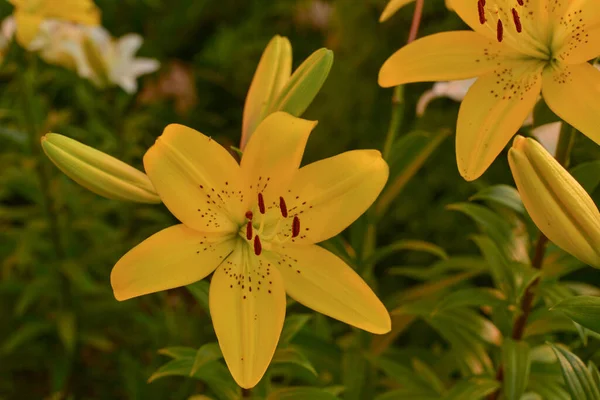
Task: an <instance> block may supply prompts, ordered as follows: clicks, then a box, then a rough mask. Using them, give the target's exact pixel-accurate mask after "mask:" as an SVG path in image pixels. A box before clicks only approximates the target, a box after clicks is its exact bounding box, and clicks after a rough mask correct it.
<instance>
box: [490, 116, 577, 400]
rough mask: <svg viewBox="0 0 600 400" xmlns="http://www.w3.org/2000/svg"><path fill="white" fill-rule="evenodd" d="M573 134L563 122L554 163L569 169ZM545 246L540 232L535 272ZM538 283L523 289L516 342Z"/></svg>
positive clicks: (499, 374)
mask: <svg viewBox="0 0 600 400" xmlns="http://www.w3.org/2000/svg"><path fill="white" fill-rule="evenodd" d="M575 133H576V130H575V129H574V128H573V127H571V126H569V125H568V124H567V123H566V122H563V126H562V128H561V131H560V137H559V140H558V146H557V149H556V155H555V158H556V161H558V162H559V163H560V164H561V165H562V166H563V167H565V168H568V167H569V163H570V158H569V156H570V154H571V149H572V148H573V144H574V142H575ZM547 244H548V238H547V237H546V236H545V235H544V234H543V233H541V232H540V236H539V237H538V240H537V243H536V245H535V251H534V254H533V258H532V260H531V266H532V267H533V268H535V269H537V270H541V269H542V265H543V263H544V253H545V251H546V245H547ZM539 283H540V278H539V277H538V278H536V279H535V280H534V281H533V282H531V284H530V285H529V286H528V287H527V289H525V294H523V298H522V299H521V314H520V315H519V316H518V317H517V319H516V321H515V324H514V325H513V330H512V335H511V337H512V339H513V340H517V341H518V340H521V339H523V334H524V333H525V327H526V325H527V319H528V318H529V314H530V313H531V310H532V309H533V302H534V300H535V290H536V289H537V286H538V284H539ZM496 379H497V380H498V381H499V382H502V380H503V379H504V371H503V369H502V364H500V366H499V367H498V372H497V373H496ZM499 394H500V390H497V391H495V392H494V393H492V394H490V395H489V396H488V400H496V399H497V398H498V396H499Z"/></svg>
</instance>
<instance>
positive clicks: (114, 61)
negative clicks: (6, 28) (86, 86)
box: [28, 20, 160, 93]
mask: <svg viewBox="0 0 600 400" xmlns="http://www.w3.org/2000/svg"><path fill="white" fill-rule="evenodd" d="M142 42H143V39H142V37H141V36H140V35H137V34H127V35H125V36H123V37H121V38H119V39H115V38H113V37H112V36H111V35H110V33H109V32H108V31H107V30H106V29H104V28H103V27H101V26H96V27H88V26H83V25H79V24H73V23H69V22H64V21H58V20H45V21H44V22H43V23H42V24H41V26H40V30H39V32H38V35H37V36H36V37H35V38H34V39H33V41H32V42H31V43H30V45H29V46H28V50H30V51H38V52H39V53H40V56H41V57H42V58H43V59H44V60H45V61H47V62H48V63H51V64H55V65H60V66H63V67H65V68H68V69H73V70H75V71H76V72H77V74H78V75H79V76H81V77H82V78H86V79H89V80H91V81H92V82H94V84H96V85H97V86H99V87H104V86H111V85H118V86H120V87H121V88H122V89H123V90H125V91H126V92H127V93H134V92H136V91H137V78H138V77H140V76H141V75H144V74H148V73H151V72H154V71H156V70H157V69H158V68H159V67H160V63H159V62H158V61H157V60H154V59H150V58H136V57H135V53H136V52H137V51H138V50H139V48H140V47H141V45H142Z"/></svg>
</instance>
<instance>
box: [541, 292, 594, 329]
mask: <svg viewBox="0 0 600 400" xmlns="http://www.w3.org/2000/svg"><path fill="white" fill-rule="evenodd" d="M552 310H555V311H561V312H562V313H564V314H565V315H566V316H567V317H569V318H571V319H572V320H573V321H575V322H577V323H578V324H580V325H581V326H583V327H585V328H588V329H589V330H592V331H594V332H596V333H600V297H594V296H575V297H570V298H567V299H565V300H563V301H561V302H560V303H558V304H556V305H555V306H554V307H552Z"/></svg>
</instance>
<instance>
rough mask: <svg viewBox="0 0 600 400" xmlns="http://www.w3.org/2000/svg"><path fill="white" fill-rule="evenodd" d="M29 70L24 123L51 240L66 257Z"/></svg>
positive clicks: (23, 92)
mask: <svg viewBox="0 0 600 400" xmlns="http://www.w3.org/2000/svg"><path fill="white" fill-rule="evenodd" d="M26 74H27V70H25V71H23V72H20V73H19V84H20V86H21V107H22V111H23V125H24V128H25V130H26V131H27V135H28V137H29V146H30V149H31V153H32V154H33V156H34V157H35V170H36V173H37V178H38V181H39V183H40V189H41V192H42V201H43V207H44V210H45V213H46V218H47V219H48V226H49V228H50V240H51V241H52V244H53V246H54V251H55V253H56V256H57V258H58V259H61V258H64V256H65V253H64V249H63V247H62V242H61V235H60V229H59V224H58V219H57V217H56V213H55V212H54V207H53V202H52V196H51V195H50V189H49V187H48V182H49V176H50V174H49V173H48V170H47V167H46V165H47V164H45V163H44V160H43V157H42V151H41V145H40V133H41V130H40V129H39V127H38V126H37V123H36V121H37V115H36V114H37V113H36V112H35V110H34V107H33V101H32V99H33V85H32V82H31V81H30V80H29V79H28V77H27V75H26Z"/></svg>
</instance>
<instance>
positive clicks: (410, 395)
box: [375, 389, 440, 400]
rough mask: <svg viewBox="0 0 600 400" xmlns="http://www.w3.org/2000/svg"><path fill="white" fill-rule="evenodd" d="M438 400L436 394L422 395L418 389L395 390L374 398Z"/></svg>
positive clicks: (377, 399)
mask: <svg viewBox="0 0 600 400" xmlns="http://www.w3.org/2000/svg"><path fill="white" fill-rule="evenodd" d="M398 399H410V400H439V399H440V396H439V394H437V393H433V394H432V393H422V392H421V391H420V390H419V389H397V390H392V391H391V392H387V393H384V394H382V395H379V396H377V397H375V400H398Z"/></svg>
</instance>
